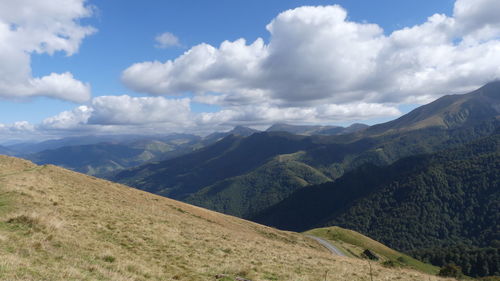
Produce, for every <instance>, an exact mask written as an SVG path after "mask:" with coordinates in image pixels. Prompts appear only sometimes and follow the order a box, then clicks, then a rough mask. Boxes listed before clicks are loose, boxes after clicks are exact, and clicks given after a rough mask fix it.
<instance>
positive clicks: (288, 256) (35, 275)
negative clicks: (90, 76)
mask: <svg viewBox="0 0 500 281" xmlns="http://www.w3.org/2000/svg"><path fill="white" fill-rule="evenodd" d="M0 218H1V219H0V280H213V279H214V276H215V275H216V274H227V275H229V276H230V277H231V278H234V277H236V276H241V277H245V278H248V279H250V280H324V274H325V272H326V271H327V270H328V280H368V279H367V278H369V267H368V266H367V264H366V262H365V261H362V260H357V259H350V258H342V257H334V256H332V255H331V254H330V253H329V252H328V251H326V250H325V249H324V248H322V247H321V246H320V245H319V244H317V243H316V242H315V241H312V240H310V239H308V238H306V237H304V236H303V235H301V234H298V233H292V232H283V231H278V230H275V229H272V228H268V227H264V226H261V225H258V224H255V223H251V222H248V221H244V220H241V219H238V218H235V217H230V216H226V215H221V214H219V213H215V212H212V211H208V210H205V209H201V208H198V207H193V206H190V205H187V204H184V203H180V202H177V201H173V200H170V199H167V198H163V197H159V196H156V195H152V194H148V193H145V192H142V191H138V190H135V189H132V188H127V187H124V186H122V185H118V184H113V183H110V182H107V181H104V180H99V179H96V178H92V177H88V176H84V175H81V174H78V173H75V172H71V171H67V170H64V169H62V168H58V167H55V166H36V165H34V164H32V163H31V162H27V161H23V160H19V159H15V158H9V157H5V156H1V157H0ZM374 276H376V277H377V280H429V278H430V280H440V279H438V278H437V277H433V276H425V275H423V274H421V273H419V272H415V271H409V270H394V269H387V268H384V267H382V266H375V267H374Z"/></svg>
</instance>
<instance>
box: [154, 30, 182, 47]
mask: <svg viewBox="0 0 500 281" xmlns="http://www.w3.org/2000/svg"><path fill="white" fill-rule="evenodd" d="M155 41H156V45H155V47H156V48H160V49H166V48H169V47H178V46H180V45H181V43H180V41H179V38H177V36H175V35H174V34H173V33H170V32H165V33H162V34H160V35H158V36H156V37H155Z"/></svg>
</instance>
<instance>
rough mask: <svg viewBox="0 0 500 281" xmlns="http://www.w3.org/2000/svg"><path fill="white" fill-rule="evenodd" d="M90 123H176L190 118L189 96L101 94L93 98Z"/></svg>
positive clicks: (180, 123) (180, 124)
mask: <svg viewBox="0 0 500 281" xmlns="http://www.w3.org/2000/svg"><path fill="white" fill-rule="evenodd" d="M92 109H93V113H92V115H91V117H90V118H89V123H90V124H99V125H129V124H130V125H142V124H150V123H175V124H178V126H182V125H183V123H185V122H187V121H188V120H189V117H190V116H189V114H190V100H189V99H187V98H184V99H166V98H163V97H130V96H126V95H123V96H102V97H97V98H94V99H93V100H92Z"/></svg>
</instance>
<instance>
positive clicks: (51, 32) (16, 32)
mask: <svg viewBox="0 0 500 281" xmlns="http://www.w3.org/2000/svg"><path fill="white" fill-rule="evenodd" d="M91 14H92V9H91V7H89V6H88V5H85V0H51V1H37V0H17V1H0V97H4V98H27V97H33V96H47V97H53V98H58V99H64V100H69V101H74V102H83V101H86V100H88V99H89V98H90V86H89V85H88V84H86V83H82V82H80V81H78V80H76V79H74V78H73V75H72V74H71V73H62V74H56V73H52V74H50V75H48V76H44V77H32V74H31V67H30V63H31V55H32V54H33V53H36V54H42V53H46V54H49V55H52V54H54V53H55V52H58V51H62V52H65V53H66V54H67V55H68V56H70V55H73V54H74V53H76V52H77V51H78V48H79V46H80V44H81V42H82V40H83V38H85V37H86V36H88V35H90V34H92V33H93V32H94V31H95V30H94V29H93V28H91V27H87V26H81V25H80V24H79V22H78V20H79V19H81V18H84V17H88V16H90V15H91Z"/></svg>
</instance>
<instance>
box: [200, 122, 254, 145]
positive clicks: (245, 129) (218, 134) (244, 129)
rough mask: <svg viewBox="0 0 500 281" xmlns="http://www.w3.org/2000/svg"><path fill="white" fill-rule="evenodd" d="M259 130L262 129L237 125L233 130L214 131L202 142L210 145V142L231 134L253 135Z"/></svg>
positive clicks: (240, 135)
mask: <svg viewBox="0 0 500 281" xmlns="http://www.w3.org/2000/svg"><path fill="white" fill-rule="evenodd" d="M258 132H260V131H258V130H255V129H252V128H248V127H245V126H236V127H234V128H233V129H232V130H231V131H228V132H216V133H212V134H210V135H208V136H206V137H205V138H203V142H202V143H203V144H204V145H205V146H206V145H210V144H213V143H215V142H218V141H220V140H221V139H223V138H225V137H227V136H230V135H234V136H239V137H248V136H251V135H253V134H254V133H258Z"/></svg>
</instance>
